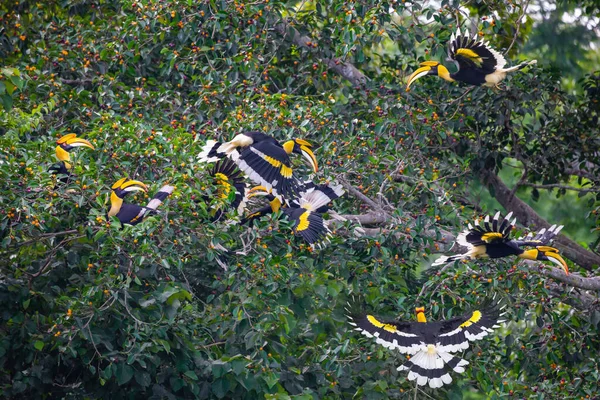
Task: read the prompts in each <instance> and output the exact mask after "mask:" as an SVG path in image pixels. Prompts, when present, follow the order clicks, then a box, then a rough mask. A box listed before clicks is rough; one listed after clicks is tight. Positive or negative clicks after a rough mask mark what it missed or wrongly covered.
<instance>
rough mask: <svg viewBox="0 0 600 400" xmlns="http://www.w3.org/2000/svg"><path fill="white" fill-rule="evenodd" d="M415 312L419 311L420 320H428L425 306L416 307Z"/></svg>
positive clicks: (418, 319)
mask: <svg viewBox="0 0 600 400" xmlns="http://www.w3.org/2000/svg"><path fill="white" fill-rule="evenodd" d="M415 313H417V321H418V322H427V318H426V317H425V307H417V308H415Z"/></svg>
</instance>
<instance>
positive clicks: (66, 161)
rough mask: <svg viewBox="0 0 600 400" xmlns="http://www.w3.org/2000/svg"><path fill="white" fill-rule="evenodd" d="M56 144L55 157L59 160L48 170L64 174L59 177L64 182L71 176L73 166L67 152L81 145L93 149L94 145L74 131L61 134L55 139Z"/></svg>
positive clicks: (56, 173)
mask: <svg viewBox="0 0 600 400" xmlns="http://www.w3.org/2000/svg"><path fill="white" fill-rule="evenodd" d="M56 144H57V145H58V146H56V158H58V160H59V162H58V163H57V164H54V165H53V166H51V167H50V168H49V170H50V172H52V173H53V174H55V175H64V176H62V177H60V178H59V179H60V180H61V181H62V182H66V181H67V180H68V179H69V177H70V176H71V169H72V168H73V166H72V165H71V155H70V154H69V152H70V151H71V150H73V149H74V148H75V147H81V146H83V147H89V148H90V149H92V150H94V146H92V144H91V143H90V142H88V141H87V140H85V139H80V138H78V137H77V135H76V134H74V133H69V134H67V135H64V136H62V137H61V138H59V139H58V140H57V141H56Z"/></svg>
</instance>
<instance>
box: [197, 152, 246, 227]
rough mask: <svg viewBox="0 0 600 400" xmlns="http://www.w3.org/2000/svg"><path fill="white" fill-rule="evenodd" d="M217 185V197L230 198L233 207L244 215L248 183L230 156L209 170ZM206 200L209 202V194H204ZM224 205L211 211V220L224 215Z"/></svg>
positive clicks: (239, 213)
mask: <svg viewBox="0 0 600 400" xmlns="http://www.w3.org/2000/svg"><path fill="white" fill-rule="evenodd" d="M209 175H210V176H212V177H213V179H214V183H215V185H216V186H217V193H216V197H217V198H219V199H224V200H230V204H231V207H232V208H234V209H236V210H237V213H238V215H242V213H243V212H244V209H245V208H246V200H247V198H246V195H247V183H246V182H244V177H243V176H242V172H241V171H240V170H239V169H238V168H237V166H236V165H235V163H234V162H233V161H231V160H230V159H229V158H224V159H221V160H219V162H217V163H216V164H215V166H214V167H213V168H212V170H210V171H209ZM203 198H204V201H206V202H209V201H210V198H209V197H208V196H203ZM222 207H224V206H223V205H221V207H218V206H217V208H214V209H213V210H212V211H211V212H210V213H211V218H210V220H211V222H215V221H217V220H219V219H220V218H221V216H222V215H223V212H224V211H223V208H222Z"/></svg>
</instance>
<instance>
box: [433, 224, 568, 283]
mask: <svg viewBox="0 0 600 400" xmlns="http://www.w3.org/2000/svg"><path fill="white" fill-rule="evenodd" d="M511 216H512V212H511V213H509V214H508V215H507V216H506V217H505V218H504V219H503V220H502V221H500V212H498V213H496V215H494V217H493V218H492V219H491V220H490V216H489V215H488V216H486V218H485V219H484V221H483V224H480V223H479V221H475V225H474V226H473V225H471V224H469V227H468V229H467V230H465V231H464V232H462V233H461V234H459V235H458V237H457V239H456V242H457V243H458V244H459V245H461V246H464V247H466V248H467V249H468V251H467V252H466V253H464V254H457V255H453V256H449V257H447V256H442V257H440V258H438V259H437V260H436V261H435V262H434V263H433V264H432V265H434V266H435V265H442V264H445V263H448V262H453V261H456V260H461V259H472V258H485V257H489V258H502V257H508V256H517V257H519V258H523V259H526V260H538V261H551V262H553V263H555V264H556V265H558V266H559V267H561V268H562V269H563V270H564V271H565V273H567V274H568V273H569V268H568V266H567V264H566V262H565V261H564V260H563V259H562V257H561V256H560V255H559V254H558V253H559V251H558V249H556V248H554V247H549V246H546V245H547V244H548V243H549V242H550V240H552V239H553V238H554V237H555V236H556V235H558V233H559V232H560V230H561V229H562V228H563V226H562V225H561V226H556V225H552V226H551V227H550V228H548V229H547V230H546V229H542V230H540V231H539V232H538V233H537V234H536V235H535V236H534V235H532V234H530V235H528V236H527V237H525V238H523V239H511V237H510V234H511V231H512V229H513V228H514V225H515V223H516V218H515V219H514V220H513V221H512V222H511V221H510V218H511ZM527 246H529V247H533V249H528V250H526V249H523V247H527Z"/></svg>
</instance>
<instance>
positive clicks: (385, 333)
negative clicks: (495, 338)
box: [347, 300, 503, 388]
mask: <svg viewBox="0 0 600 400" xmlns="http://www.w3.org/2000/svg"><path fill="white" fill-rule="evenodd" d="M349 305H350V304H349ZM350 306H351V308H353V307H352V305H350ZM347 311H348V318H349V319H350V324H351V325H352V326H354V327H355V328H354V330H356V331H358V332H360V333H361V334H363V335H365V336H367V337H369V338H375V340H376V342H377V343H379V344H381V345H382V346H383V347H385V348H388V349H392V350H393V349H397V350H398V351H399V352H400V353H403V354H408V355H410V356H411V357H410V359H409V360H407V361H406V362H405V363H404V364H403V365H401V366H399V367H398V368H397V369H398V371H409V372H408V380H410V381H414V380H416V381H417V384H418V385H425V384H427V383H429V386H430V387H432V388H439V387H441V386H443V385H444V384H449V383H451V382H452V377H451V376H450V371H451V370H453V371H454V372H457V373H462V372H464V371H465V366H466V365H468V364H469V362H468V361H466V360H464V359H462V358H460V357H456V356H453V355H452V354H450V353H456V352H458V351H461V350H466V349H467V348H468V347H469V342H470V341H471V342H472V341H475V340H480V339H483V338H484V337H485V336H487V335H488V334H489V333H491V332H492V330H493V329H494V328H498V327H499V326H498V325H497V324H499V323H501V322H503V321H501V320H500V317H501V315H502V314H503V313H501V308H500V307H499V305H498V303H496V302H494V301H493V300H492V301H491V302H490V304H489V305H488V306H485V307H482V308H481V309H479V310H474V311H472V312H470V313H467V314H464V315H462V316H460V317H456V318H452V319H448V320H445V321H438V322H427V319H426V318H425V308H424V307H417V308H416V309H415V311H416V313H417V322H407V321H383V320H381V321H380V320H379V319H378V318H377V317H375V316H373V315H361V314H359V313H358V312H355V311H354V310H350V309H347Z"/></svg>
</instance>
